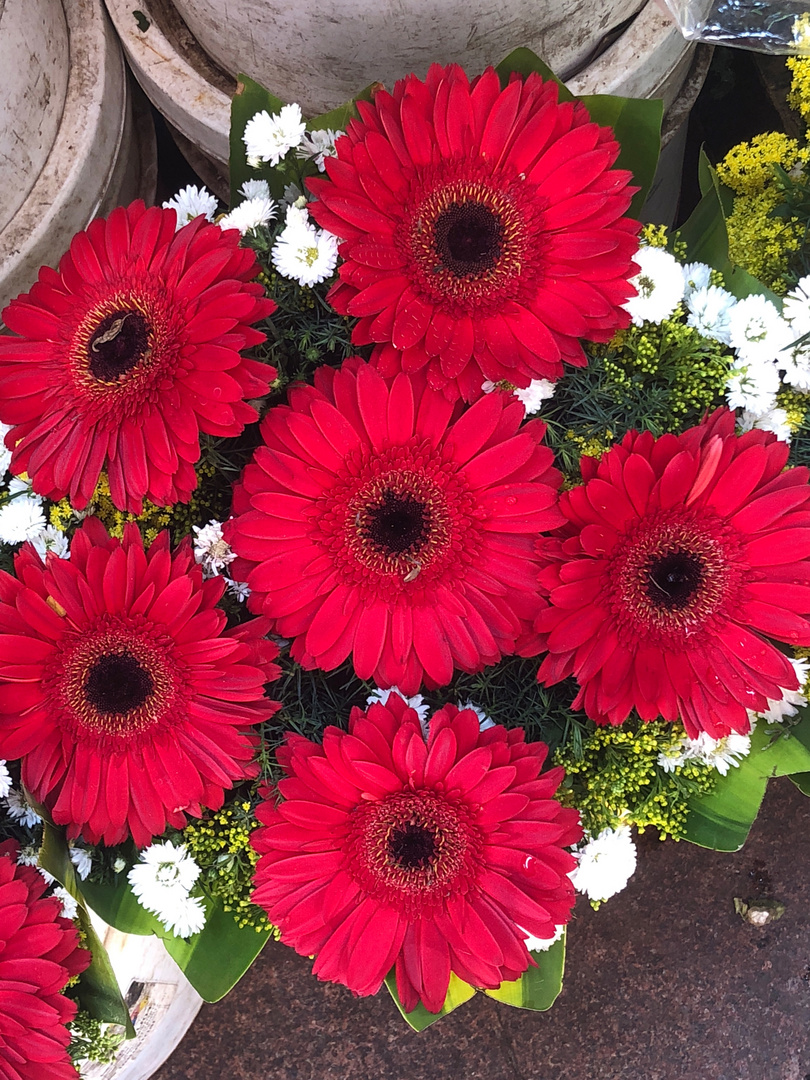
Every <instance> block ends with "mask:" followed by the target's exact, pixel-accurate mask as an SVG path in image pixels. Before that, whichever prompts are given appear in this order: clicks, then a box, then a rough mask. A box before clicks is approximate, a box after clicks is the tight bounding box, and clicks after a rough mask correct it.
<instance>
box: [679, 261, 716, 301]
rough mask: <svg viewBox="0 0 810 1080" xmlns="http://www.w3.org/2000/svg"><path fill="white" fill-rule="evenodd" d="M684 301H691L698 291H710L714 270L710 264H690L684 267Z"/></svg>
mask: <svg viewBox="0 0 810 1080" xmlns="http://www.w3.org/2000/svg"><path fill="white" fill-rule="evenodd" d="M683 280H684V299H685V300H687V301H688V300H689V297H690V296H691V294H692V293H693V292H695V291H696V290H698V289H708V287H709V286H710V285H711V283H712V268H711V267H710V266H709V265H708V263H702V262H690V263H686V265H685V266H684V267H683Z"/></svg>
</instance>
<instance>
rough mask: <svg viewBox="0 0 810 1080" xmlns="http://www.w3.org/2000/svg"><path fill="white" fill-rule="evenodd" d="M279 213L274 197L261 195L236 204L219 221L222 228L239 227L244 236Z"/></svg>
mask: <svg viewBox="0 0 810 1080" xmlns="http://www.w3.org/2000/svg"><path fill="white" fill-rule="evenodd" d="M277 213H278V207H277V205H276V203H275V202H274V201H273V200H272V199H266V198H264V196H262V195H259V196H257V197H256V198H254V199H246V200H245V201H244V202H241V203H239V205H238V206H235V207H234V208H233V210H231V212H230V213H229V214H226V215H225V216H224V217H221V218H220V219H219V221H218V222H217V225H219V227H220V229H238V230H239V232H240V233H241V234H242V236H244V235H245V233H248V232H250V230H251V229H258V228H259V226H261V225H267V224H268V223H269V222H271V221H272V220H273V219H274V218H275V216H276V214H277Z"/></svg>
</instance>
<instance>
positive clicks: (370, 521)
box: [361, 488, 431, 555]
mask: <svg viewBox="0 0 810 1080" xmlns="http://www.w3.org/2000/svg"><path fill="white" fill-rule="evenodd" d="M430 518H431V514H430V510H429V509H428V507H427V506H425V504H424V503H423V502H420V501H419V499H416V498H414V496H413V495H411V494H410V492H407V491H402V492H399V491H392V490H391V489H390V488H387V489H386V490H385V491H383V492H382V493H381V494H380V496H379V499H378V501H377V502H376V504H375V505H372V506H369V507H367V509H366V513H365V519H366V520H365V521H364V522H361V533H362V535H365V536H366V537H367V538H368V539H369V540H370V541H371V542H372V544H374V545H375V547H377V548H378V549H379V550H380V552H381V553H382V554H383V555H402V554H403V553H404V552H415V551H417V550H418V549H419V548H421V547H422V545H423V544H424V543H425V541H426V540H427V538H428V535H429V532H430Z"/></svg>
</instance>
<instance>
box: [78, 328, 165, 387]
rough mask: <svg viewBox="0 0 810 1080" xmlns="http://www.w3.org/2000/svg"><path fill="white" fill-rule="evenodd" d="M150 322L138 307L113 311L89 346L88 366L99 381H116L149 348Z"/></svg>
mask: <svg viewBox="0 0 810 1080" xmlns="http://www.w3.org/2000/svg"><path fill="white" fill-rule="evenodd" d="M149 337H150V327H149V323H148V322H147V321H146V319H145V318H144V317H143V315H142V314H141V313H140V312H139V311H114V312H112V314H110V315H107V316H106V318H104V319H102V321H101V322H100V323H99V325H98V328H97V330H96V331H95V333H94V334H93V336H92V337H91V338H90V341H89V343H88V347H87V359H88V367H89V369H90V372H91V374H92V375H93V376H94V377H95V378H96V379H98V380H99V381H100V382H107V383H109V382H117V381H118V379H119V377H120V376H121V375H125V374H126V373H127V372H128V371H129V370H130V369H131V368H133V367H135V365H136V364H137V363H138V362H139V361H140V360H141V359H142V358H143V357H144V356H145V355H146V354H147V353H148V352H149V348H150V345H149Z"/></svg>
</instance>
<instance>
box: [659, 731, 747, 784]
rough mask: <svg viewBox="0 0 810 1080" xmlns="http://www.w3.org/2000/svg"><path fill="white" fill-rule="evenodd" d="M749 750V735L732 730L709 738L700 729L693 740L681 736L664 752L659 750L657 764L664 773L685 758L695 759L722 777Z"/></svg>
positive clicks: (675, 767)
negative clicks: (716, 737)
mask: <svg viewBox="0 0 810 1080" xmlns="http://www.w3.org/2000/svg"><path fill="white" fill-rule="evenodd" d="M750 753H751V736H750V735H738V734H737V733H736V732H734V731H733V732H731V734H730V735H725V736H723V738H721V739H713V738H712V737H711V736H710V735H707V734H706V732H705V731H701V733H700V735H698V737H697V738H696V739H687V738H686V736H684V737H683V739H681V741H680V742H679V743H677V744H675V745H673V747H672V748H671V750H670V751H669V752H668V753H664V752H662V753H660V754H659V755H658V764H659V765H660V767H661V768H662V769H663V770H664V772H674V771H675V769H679V768H681V767H682V766H684V765H685V764H686V763H687V761H695V762H697V763H698V764H699V765H705V766H706V768H708V769H717V771H718V772H719V773H720V775H721V776H725V775H726V773H727V772H728V770H729V769H730V768H731V767H732V765H733V766H734V767H735V768H736V767H737V766H738V765H739V764H740V761H741V760H742V759H743V758H744V757H747V756H748V755H749V754H750Z"/></svg>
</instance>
